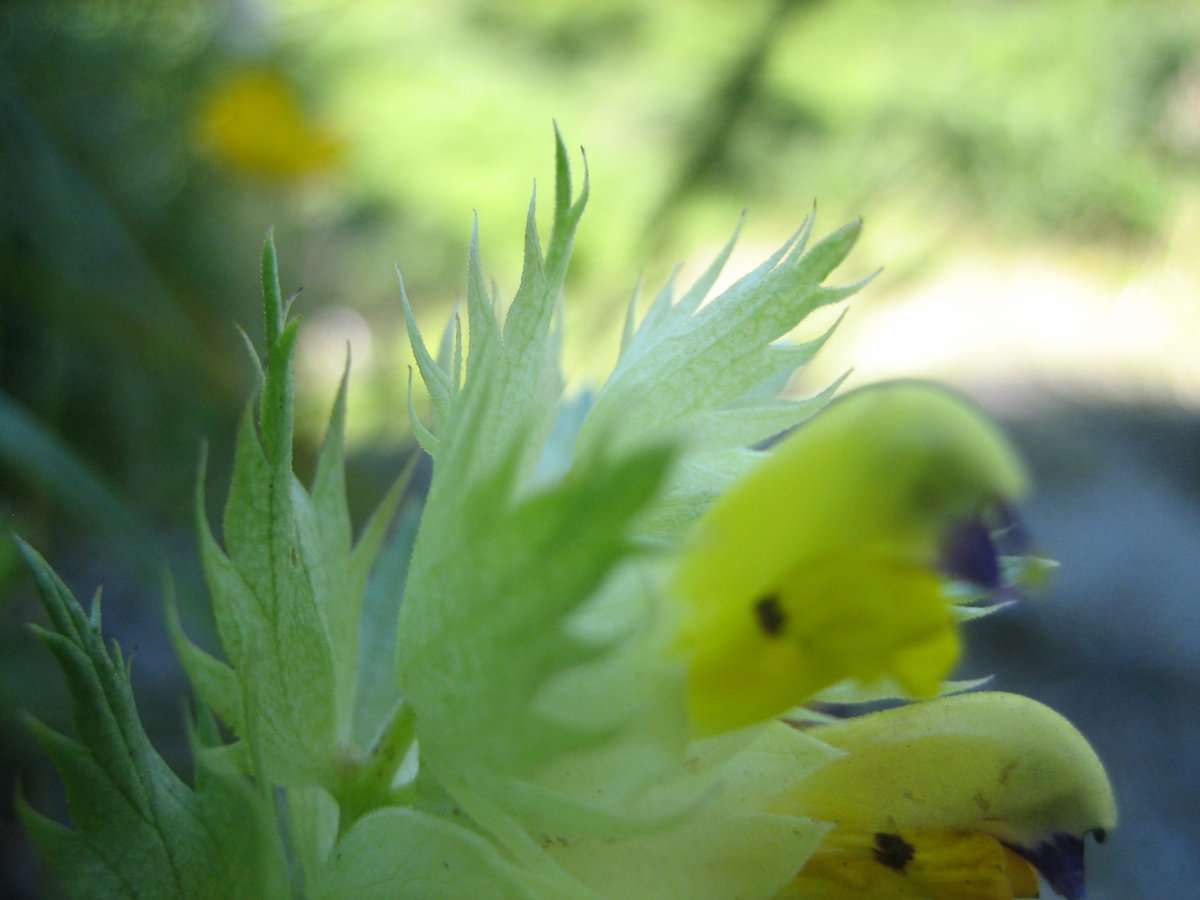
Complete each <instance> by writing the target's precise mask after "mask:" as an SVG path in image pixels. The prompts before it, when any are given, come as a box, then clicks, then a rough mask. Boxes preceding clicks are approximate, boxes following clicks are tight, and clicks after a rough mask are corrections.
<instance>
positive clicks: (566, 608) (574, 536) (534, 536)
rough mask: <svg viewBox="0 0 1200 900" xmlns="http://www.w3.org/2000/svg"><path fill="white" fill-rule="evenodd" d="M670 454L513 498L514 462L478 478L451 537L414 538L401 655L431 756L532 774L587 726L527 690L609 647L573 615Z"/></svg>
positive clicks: (614, 465) (580, 737)
mask: <svg viewBox="0 0 1200 900" xmlns="http://www.w3.org/2000/svg"><path fill="white" fill-rule="evenodd" d="M670 459H671V453H670V452H668V451H666V450H663V449H653V450H644V451H639V452H638V453H636V454H634V455H631V456H628V457H626V458H624V459H621V460H618V461H613V462H601V463H598V464H596V465H595V466H593V467H592V468H590V469H588V470H587V471H578V472H572V473H570V474H568V476H567V477H566V478H565V479H564V480H563V481H562V482H561V483H559V484H557V485H555V486H554V487H553V488H550V489H548V490H546V491H544V492H541V493H538V494H534V495H532V496H531V497H529V498H527V499H525V500H523V501H521V502H519V503H517V504H515V505H513V504H511V503H510V502H509V501H508V499H507V498H508V497H510V496H511V493H512V489H513V484H512V480H513V478H514V477H515V473H514V471H513V467H512V466H511V465H510V466H509V467H506V468H505V469H503V470H501V471H500V472H498V473H497V474H496V475H495V476H493V478H492V479H491V480H490V481H487V482H484V483H482V484H479V485H477V486H476V489H475V492H474V495H473V496H472V497H471V498H470V500H469V502H468V504H467V508H466V510H465V514H464V516H463V518H462V519H461V520H460V521H458V523H457V525H456V528H455V532H454V533H453V534H451V535H445V541H444V542H442V543H440V544H437V545H434V544H432V543H427V544H426V545H425V549H424V552H423V553H422V545H421V543H420V540H421V539H420V538H419V539H418V545H417V552H416V554H415V555H414V558H413V562H412V568H411V570H410V574H409V580H408V586H407V589H406V594H405V602H404V604H403V606H402V607H401V610H400V627H399V631H398V658H399V665H400V671H401V678H402V682H401V690H402V692H403V693H404V695H405V697H406V698H407V699H408V700H409V701H410V702H411V703H412V704H413V706H414V707H415V708H416V710H417V721H418V735H419V739H420V742H421V746H422V754H423V756H424V757H426V758H427V759H428V760H429V764H430V765H431V766H434V767H442V766H445V767H447V768H453V769H455V770H461V769H463V768H465V769H468V770H472V769H473V770H480V771H486V772H489V773H491V774H506V773H514V774H527V773H529V772H531V771H533V770H535V769H536V768H537V767H538V766H539V764H541V763H542V762H544V761H545V760H546V759H547V758H549V757H552V756H554V755H555V754H557V753H560V752H563V751H564V750H566V749H567V748H569V747H572V746H577V745H578V744H579V743H580V742H581V741H586V740H587V739H588V737H589V736H588V735H586V734H581V733H579V732H577V731H576V730H575V729H572V728H570V727H567V726H562V725H555V724H554V723H551V722H549V721H546V720H543V719H542V718H540V717H539V716H537V715H536V713H535V712H534V711H533V710H532V709H531V706H530V704H531V700H532V698H533V696H534V694H535V693H536V692H537V690H538V689H539V688H540V686H541V685H542V684H543V683H544V682H545V681H546V679H547V678H549V677H550V676H551V675H553V674H554V673H556V672H558V671H561V670H563V669H565V668H568V667H570V666H572V665H577V664H579V663H582V662H585V661H586V660H588V659H591V658H594V657H595V656H596V655H597V653H598V652H600V651H602V650H603V649H604V648H603V647H602V646H600V647H598V646H596V645H594V644H591V643H588V642H585V641H583V640H580V639H578V638H575V637H572V635H570V634H569V633H568V632H567V631H565V630H564V623H565V620H566V618H567V617H568V616H569V615H570V614H571V613H573V612H574V611H575V610H576V609H578V608H579V607H580V606H581V605H582V604H583V603H584V601H586V600H587V599H588V598H589V597H591V596H592V594H593V593H594V592H595V591H596V590H597V589H598V587H599V586H600V584H601V582H602V581H603V580H604V579H605V578H606V577H608V575H609V574H610V572H611V571H612V569H613V567H614V566H615V565H616V563H617V562H618V561H620V560H621V559H622V558H623V557H624V556H626V555H627V554H628V553H629V549H630V548H629V544H628V542H627V532H628V528H629V525H630V522H631V521H632V520H633V518H634V517H635V516H636V515H637V514H638V512H640V510H641V509H642V508H643V506H644V505H645V504H646V503H647V502H648V501H649V500H650V498H651V497H652V496H653V495H654V492H655V491H656V490H657V488H658V485H659V483H660V482H661V480H662V478H663V476H664V474H665V472H666V469H667V466H668V464H669V462H670ZM431 502H432V501H431ZM428 514H429V512H428V510H427V513H426V515H427V516H428ZM591 738H592V739H593V740H594V739H595V735H592V736H591Z"/></svg>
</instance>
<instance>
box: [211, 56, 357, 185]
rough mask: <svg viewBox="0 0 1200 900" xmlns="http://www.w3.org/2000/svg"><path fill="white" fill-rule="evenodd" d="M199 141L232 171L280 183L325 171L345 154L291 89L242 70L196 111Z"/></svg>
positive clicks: (262, 72) (263, 72)
mask: <svg viewBox="0 0 1200 900" xmlns="http://www.w3.org/2000/svg"><path fill="white" fill-rule="evenodd" d="M196 135H197V138H198V140H199V142H200V143H201V144H202V145H203V146H204V147H205V148H206V149H207V150H208V151H209V152H210V153H211V154H212V155H213V156H214V157H215V158H216V159H218V160H219V161H220V162H222V163H223V164H224V165H226V166H228V167H229V168H231V169H234V170H236V171H238V172H242V173H244V174H247V175H252V176H255V177H260V178H269V179H275V180H281V181H288V180H293V179H298V178H302V177H304V176H306V175H310V174H313V173H316V172H320V171H324V170H326V169H328V168H330V167H331V166H333V165H334V164H335V163H336V162H337V160H338V157H339V155H340V151H341V144H340V142H339V141H338V139H337V138H336V137H335V136H334V135H333V134H331V133H330V132H328V131H326V130H324V129H322V128H320V127H319V126H317V125H316V124H314V123H313V122H312V121H311V120H310V119H309V118H308V116H307V115H306V114H305V112H304V110H303V109H302V108H301V105H300V101H299V98H298V97H297V96H296V90H295V88H294V87H293V86H292V84H291V83H290V82H288V81H287V80H286V79H284V77H283V76H282V75H281V74H280V73H278V72H276V71H274V70H273V69H268V68H246V69H243V70H241V71H239V72H236V73H234V74H233V75H231V76H230V77H228V78H227V79H225V80H224V81H223V82H222V83H221V84H219V85H218V86H217V87H216V88H215V89H214V90H212V91H211V92H210V93H209V94H208V95H207V96H206V97H205V98H204V100H203V102H202V103H201V105H200V108H199V110H198V111H197V115H196Z"/></svg>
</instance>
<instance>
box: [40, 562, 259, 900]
mask: <svg viewBox="0 0 1200 900" xmlns="http://www.w3.org/2000/svg"><path fill="white" fill-rule="evenodd" d="M20 547H21V552H22V554H23V555H24V556H25V559H26V561H27V562H28V564H29V567H30V569H31V570H32V571H33V573H34V577H35V579H36V581H37V585H38V590H39V593H40V595H41V598H42V603H43V605H44V606H45V608H46V612H47V614H48V616H49V618H50V622H51V629H50V630H43V629H40V628H35V633H36V634H37V635H38V637H39V638H40V639H41V640H42V642H43V643H44V644H46V646H47V647H48V648H49V649H50V650H51V651H52V652H53V653H54V655H55V657H56V658H57V659H58V662H59V665H60V666H61V667H62V670H63V673H64V675H65V676H66V677H67V683H68V687H69V688H70V692H71V700H72V708H73V712H74V719H75V730H76V732H77V733H78V735H79V738H78V740H75V739H72V738H69V737H66V736H65V735H62V734H59V733H58V732H56V731H53V730H52V729H50V728H47V727H46V726H44V725H41V724H40V723H38V722H36V720H31V723H30V724H31V727H32V729H33V731H34V734H35V735H36V736H37V738H38V740H39V741H40V742H41V744H42V746H43V747H44V748H45V750H46V752H47V753H48V754H49V755H50V757H51V758H52V759H53V760H54V763H55V766H56V768H57V769H58V771H59V774H60V775H61V777H62V779H63V782H64V784H65V785H66V789H67V801H68V805H69V808H70V812H71V818H72V820H73V822H74V824H75V829H74V830H72V829H68V828H66V827H64V826H62V825H60V824H58V823H56V822H54V821H52V820H50V819H48V818H46V817H45V816H42V815H41V814H40V813H38V812H36V811H34V810H33V809H32V808H30V807H29V806H28V805H27V804H26V803H25V802H24V800H23V799H20V798H18V811H19V813H20V815H21V818H22V821H23V823H24V825H25V827H26V829H27V830H28V832H29V833H30V835H31V837H32V838H33V840H34V842H35V843H36V844H37V845H38V847H39V849H40V850H41V852H42V853H43V855H44V856H45V857H46V859H47V860H48V862H49V863H50V866H51V868H52V869H53V870H54V871H55V872H56V874H57V875H58V876H59V878H60V879H61V881H62V884H63V886H64V888H65V889H66V890H67V892H68V894H70V895H71V896H76V897H95V896H105V897H108V896H112V897H129V898H134V897H147V896H150V897H154V896H163V897H188V898H218V897H228V896H272V895H275V894H277V893H278V887H279V884H280V881H279V873H280V871H281V867H280V857H279V855H278V848H277V846H276V845H275V843H274V841H273V838H272V837H271V830H270V822H269V819H268V818H267V816H266V814H265V812H264V810H263V808H262V806H261V804H260V802H259V798H258V797H257V795H256V794H255V792H254V791H253V789H252V788H251V786H250V785H249V783H248V782H246V781H245V779H243V778H241V777H240V776H237V775H236V774H233V773H227V772H217V771H212V770H207V771H205V773H204V775H203V777H201V776H200V774H199V772H198V776H197V787H196V789H195V790H193V789H192V788H189V787H188V786H187V785H186V784H184V783H183V781H181V780H180V779H179V777H178V776H176V775H175V773H174V772H172V771H171V769H170V768H169V767H168V766H167V764H166V763H165V762H164V761H163V760H162V758H161V757H160V756H159V755H158V753H157V752H156V751H155V750H154V748H153V747H152V746H151V744H150V741H149V739H148V738H147V737H146V733H145V731H144V730H143V729H142V725H141V722H140V720H139V719H138V716H137V709H136V705H135V703H134V699H133V691H132V687H131V685H130V682H129V674H128V671H127V669H126V667H125V664H124V661H123V660H122V658H121V655H120V652H119V651H118V650H117V649H116V647H115V645H114V647H113V649H112V650H111V651H110V650H109V649H108V648H106V647H105V645H104V640H103V638H102V636H101V635H100V632H99V630H98V628H97V627H96V626H95V624H94V623H93V622H92V621H91V620H89V618H88V617H87V616H86V615H85V614H84V612H83V610H82V609H81V608H80V607H79V604H78V602H77V601H76V600H75V598H74V596H72V594H71V592H70V591H69V590H68V589H67V587H66V585H64V584H63V583H62V581H61V580H60V579H59V578H58V577H57V576H56V575H55V574H54V573H53V571H52V570H51V569H50V567H49V566H48V565H47V564H46V562H45V561H44V560H43V559H42V558H41V557H40V556H39V555H38V554H37V552H36V551H34V550H33V549H32V548H31V547H29V546H28V545H26V544H24V543H21V544H20ZM197 763H198V766H200V767H203V766H204V760H203V758H202V756H201V755H200V754H199V753H197Z"/></svg>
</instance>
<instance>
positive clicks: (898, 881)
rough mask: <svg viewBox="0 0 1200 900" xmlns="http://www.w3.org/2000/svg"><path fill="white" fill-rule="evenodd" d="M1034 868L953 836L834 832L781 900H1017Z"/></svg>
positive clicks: (971, 838) (966, 834)
mask: <svg viewBox="0 0 1200 900" xmlns="http://www.w3.org/2000/svg"><path fill="white" fill-rule="evenodd" d="M1037 895H1038V881H1037V874H1036V872H1035V871H1034V869H1033V867H1032V866H1031V865H1030V864H1029V863H1027V862H1026V861H1025V860H1023V859H1021V857H1019V856H1017V855H1016V854H1015V853H1013V852H1012V851H1011V850H1009V849H1008V848H1007V847H1005V846H1004V845H1003V844H1001V843H1000V842H999V841H998V840H996V839H995V838H994V837H991V836H989V835H986V834H981V833H979V832H972V831H957V830H949V829H901V830H899V831H896V832H878V833H871V832H860V831H835V832H833V833H832V834H831V835H829V837H827V838H826V840H825V842H824V844H822V846H821V849H820V850H818V851H817V852H816V853H815V854H813V855H812V856H811V857H809V860H808V862H807V863H806V864H805V866H804V869H803V870H802V871H801V873H800V874H799V875H798V876H797V877H796V880H795V881H794V882H793V884H792V885H790V886H789V887H788V889H787V890H785V891H784V892H783V893H781V894H780V895H779V900H801V898H803V900H909V898H912V900H1014V898H1024V897H1036V896H1037Z"/></svg>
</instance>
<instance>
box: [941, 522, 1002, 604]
mask: <svg viewBox="0 0 1200 900" xmlns="http://www.w3.org/2000/svg"><path fill="white" fill-rule="evenodd" d="M941 570H942V571H943V572H944V573H946V574H947V575H949V576H950V577H951V578H957V579H958V580H960V581H966V582H968V583H970V584H974V585H978V586H979V587H982V588H987V589H989V590H991V589H995V588H998V587H1000V559H999V557H998V556H997V554H996V545H995V544H993V543H992V533H991V531H990V530H989V529H988V526H987V525H986V524H984V522H983V521H982V520H980V519H961V520H959V521H957V522H955V523H954V524H953V525H951V526H950V527H949V528H948V529H946V532H945V534H943V536H942V550H941Z"/></svg>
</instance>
